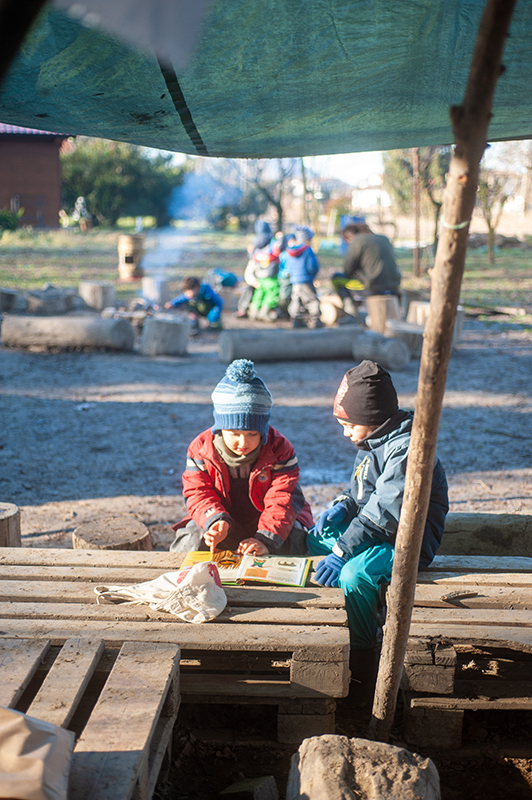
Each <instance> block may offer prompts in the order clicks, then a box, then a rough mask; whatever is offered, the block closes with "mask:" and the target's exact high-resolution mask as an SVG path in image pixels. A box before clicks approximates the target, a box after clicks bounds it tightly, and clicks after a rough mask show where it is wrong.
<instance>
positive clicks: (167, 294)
mask: <svg viewBox="0 0 532 800" xmlns="http://www.w3.org/2000/svg"><path fill="white" fill-rule="evenodd" d="M142 296H143V297H144V298H145V299H146V300H149V301H150V303H154V304H156V305H158V306H161V307H162V306H164V304H165V303H166V302H167V301H168V300H171V299H172V293H171V291H170V281H168V280H165V279H164V278H161V276H157V275H145V276H144V278H143V279H142Z"/></svg>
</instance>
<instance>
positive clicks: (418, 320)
mask: <svg viewBox="0 0 532 800" xmlns="http://www.w3.org/2000/svg"><path fill="white" fill-rule="evenodd" d="M429 311H430V303H429V302H428V301H427V300H412V301H411V303H410V305H409V307H408V314H407V316H406V321H407V322H414V323H415V324H416V325H423V327H425V323H426V321H427V319H428V316H429Z"/></svg>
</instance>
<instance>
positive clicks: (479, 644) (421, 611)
mask: <svg viewBox="0 0 532 800" xmlns="http://www.w3.org/2000/svg"><path fill="white" fill-rule="evenodd" d="M531 608H532V558H529V557H520V556H508V557H504V556H497V557H491V556H480V555H469V556H465V555H442V556H436V558H435V559H434V561H433V562H432V564H431V565H430V567H429V568H428V569H426V570H424V571H423V572H420V573H419V576H418V583H417V586H416V594H415V606H414V610H413V614H412V624H411V627H410V637H411V642H415V641H418V642H420V641H422V640H423V639H426V638H427V637H428V638H430V639H432V640H433V641H435V640H437V639H438V638H439V637H440V638H441V637H444V638H445V640H447V641H448V642H450V643H451V644H452V645H454V646H455V648H456V650H457V651H459V652H461V651H462V652H463V651H464V649H465V650H467V648H471V647H476V648H487V649H490V648H491V649H493V648H495V649H498V650H500V649H504V650H505V651H507V652H508V653H509V654H511V658H510V660H514V661H519V658H520V657H521V656H522V657H523V658H526V657H527V654H532V615H531V614H530V609H531ZM523 654H525V655H523ZM529 661H530V662H531V666H532V659H530V658H529ZM427 669H432V670H433V671H434V666H432V665H429V664H427ZM411 672H415V681H417V687H416V686H415V685H414V687H413V686H412V685H407V686H405V688H406V689H407V691H405V694H404V700H405V704H404V708H405V720H406V722H405V737H406V738H407V741H408V742H409V743H410V744H412V745H416V746H440V747H459V746H460V743H461V728H462V719H463V714H464V711H466V710H480V709H484V710H491V711H493V710H505V709H506V710H508V709H511V710H516V709H520V710H532V679H530V678H529V677H528V675H526V676H525V677H523V676H521V679H519V680H515V679H512V680H508V678H506V679H505V680H497V679H496V677H495V676H492V677H491V679H489V680H487V679H486V676H485V675H484V676H482V677H483V680H481V681H479V680H478V679H477V680H471V678H470V677H469V676H467V675H466V674H465V672H464V670H463V668H462V667H460V666H459V667H458V669H457V671H456V674H455V676H454V677H455V680H454V686H453V687H452V691H450V692H449V691H446V692H445V693H443V692H440V691H434V690H432V689H431V688H430V684H431V680H432V681H433V686H439V687H440V688H441V687H442V686H444V685H445V687H446V689H448V688H450V684H449V681H448V676H446V677H445V678H444V677H443V676H439V677H438V679H436V675H432V676H431V675H428V674H427V675H425V676H424V675H423V668H422V665H420V664H418V665H417V667H416V669H415V670H414V671H412V670H411ZM522 672H523V670H522ZM488 677H489V676H488ZM420 686H421V687H423V688H424V691H411V690H412V688H418V689H419V687H420Z"/></svg>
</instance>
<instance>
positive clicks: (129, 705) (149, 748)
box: [0, 638, 180, 800]
mask: <svg viewBox="0 0 532 800" xmlns="http://www.w3.org/2000/svg"><path fill="white" fill-rule="evenodd" d="M115 655H116V658H113V657H111V658H109V656H108V657H107V658H105V646H104V642H103V640H101V639H83V638H70V639H67V640H66V641H65V643H64V644H63V646H62V647H52V646H51V643H50V641H49V640H47V639H9V638H3V639H0V705H3V706H6V707H8V708H16V709H17V710H19V711H24V712H25V713H27V714H29V715H30V716H32V717H36V718H38V719H41V720H45V721H46V722H50V723H53V724H54V725H58V726H60V727H64V728H70V729H71V730H75V731H76V732H77V733H78V739H77V742H76V745H75V747H74V753H73V756H72V762H71V769H70V778H69V800H89V798H90V800H130V798H135V800H150V798H151V797H152V795H153V791H154V789H155V785H156V782H157V777H158V775H159V770H160V768H161V764H162V762H163V759H164V756H165V754H166V753H167V751H168V750H169V747H170V745H171V737H172V730H173V726H174V723H175V720H176V718H177V712H178V708H179V702H180V693H179V656H180V650H179V647H178V646H177V645H175V644H152V643H146V642H132V641H130V642H126V643H125V644H124V645H123V646H122V647H121V648H120V650H119V652H118V653H117V654H115ZM102 673H103V674H102ZM96 677H97V678H98V681H97V683H98V688H99V687H100V686H101V685H102V684H103V689H102V690H101V693H98V692H97V691H96V689H95V679H96ZM79 734H80V735H79Z"/></svg>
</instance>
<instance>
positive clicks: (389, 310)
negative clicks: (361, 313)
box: [366, 294, 401, 333]
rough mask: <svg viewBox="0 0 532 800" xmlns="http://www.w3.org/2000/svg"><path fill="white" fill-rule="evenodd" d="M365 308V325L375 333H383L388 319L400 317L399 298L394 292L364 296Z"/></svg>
mask: <svg viewBox="0 0 532 800" xmlns="http://www.w3.org/2000/svg"><path fill="white" fill-rule="evenodd" d="M366 308H367V309H368V319H366V325H367V326H368V328H371V330H372V331H376V332H377V333H384V331H385V330H386V323H387V321H388V320H389V319H401V308H400V306H399V300H398V299H397V296H396V295H394V294H372V295H370V296H369V297H366Z"/></svg>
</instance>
